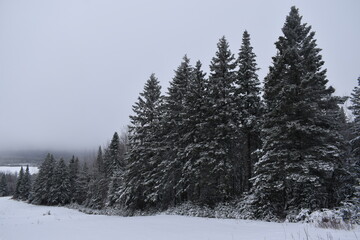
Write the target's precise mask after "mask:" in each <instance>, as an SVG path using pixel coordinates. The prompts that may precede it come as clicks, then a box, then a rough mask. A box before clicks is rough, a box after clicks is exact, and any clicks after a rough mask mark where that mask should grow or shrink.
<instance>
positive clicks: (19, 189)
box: [14, 166, 24, 199]
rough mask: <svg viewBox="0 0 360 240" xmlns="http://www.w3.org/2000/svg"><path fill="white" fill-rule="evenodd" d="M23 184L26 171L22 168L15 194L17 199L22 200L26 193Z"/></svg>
mask: <svg viewBox="0 0 360 240" xmlns="http://www.w3.org/2000/svg"><path fill="white" fill-rule="evenodd" d="M23 182H24V169H23V167H22V166H21V168H20V171H19V176H18V178H17V181H16V188H15V193H14V198H15V199H22V197H23V193H24V185H23Z"/></svg>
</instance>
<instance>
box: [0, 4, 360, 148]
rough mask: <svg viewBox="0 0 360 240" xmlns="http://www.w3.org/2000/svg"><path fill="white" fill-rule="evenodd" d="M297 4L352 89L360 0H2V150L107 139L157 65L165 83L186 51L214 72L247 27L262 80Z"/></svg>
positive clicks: (331, 67) (338, 83) (341, 87)
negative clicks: (223, 49) (214, 63)
mask: <svg viewBox="0 0 360 240" xmlns="http://www.w3.org/2000/svg"><path fill="white" fill-rule="evenodd" d="M292 5H295V6H297V7H298V8H299V9H300V14H301V15H303V21H304V22H306V23H308V24H310V25H311V26H312V27H313V30H314V31H316V35H315V38H316V39H317V41H318V46H319V47H320V48H322V49H323V51H322V55H323V59H324V61H325V67H326V68H327V69H328V79H329V82H330V84H331V85H333V86H334V87H335V88H336V89H337V94H339V95H346V94H350V92H351V91H352V89H353V87H354V86H355V85H356V79H357V77H358V76H359V75H360V69H359V67H360V57H359V56H360V44H359V43H360V27H359V25H360V14H359V12H360V1H359V0H344V1H340V0H336V1H335V0H316V1H314V0H301V1H300V0H298V1H294V0H273V1H266V0H263V1H260V0H252V1H249V0H247V1H240V0H221V1H220V0H216V1H213V0H202V1H201V0H181V1H180V0H176V1H169V0H163V1H160V0H152V1H148V0H142V1H140V0H132V1H126V2H125V1H119V0H56V1H55V0H32V1H28V0H0V150H4V149H19V148H20V149H24V148H25V149H27V148H32V149H44V148H53V149H64V148H65V149H67V150H69V149H70V150H71V149H79V148H81V149H92V148H96V146H98V145H104V144H106V143H107V141H108V140H109V139H110V138H111V137H112V134H113V133H114V131H121V130H122V129H123V128H124V126H126V125H127V124H128V123H129V118H128V116H129V115H130V114H132V111H131V106H132V105H133V104H134V102H135V101H136V99H137V97H138V94H139V92H141V91H142V89H143V85H144V83H145V81H146V80H147V79H148V77H149V76H150V74H151V73H153V72H154V73H155V74H156V76H157V77H158V78H159V80H160V82H161V84H162V86H163V92H166V88H167V86H168V82H169V81H170V80H171V78H172V77H173V71H174V69H176V68H177V66H178V65H179V64H180V62H181V59H182V57H183V56H184V54H187V55H188V56H189V57H190V58H191V61H192V63H195V61H196V60H198V59H199V60H201V61H202V63H203V66H204V69H205V70H206V71H208V65H209V63H210V60H211V58H212V57H213V56H214V54H215V51H216V44H217V42H218V39H219V38H220V37H222V36H223V35H225V36H226V37H227V39H228V41H229V43H230V48H231V50H232V52H233V53H236V54H237V52H238V49H239V48H240V45H241V38H242V33H243V31H244V30H245V29H246V30H248V31H249V33H250V34H251V39H252V45H253V47H254V51H255V53H256V54H257V63H258V66H259V67H260V68H261V70H260V71H259V76H260V79H261V80H263V78H264V76H265V75H266V74H267V72H268V67H269V65H270V64H271V57H272V56H274V54H275V53H276V50H275V46H274V42H275V41H276V40H277V38H278V37H279V36H280V35H281V28H282V26H283V24H284V21H285V17H286V15H287V14H288V13H289V11H290V7H291V6H292Z"/></svg>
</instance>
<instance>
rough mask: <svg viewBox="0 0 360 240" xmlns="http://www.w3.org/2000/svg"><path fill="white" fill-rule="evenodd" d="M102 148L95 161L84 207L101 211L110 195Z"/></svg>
mask: <svg viewBox="0 0 360 240" xmlns="http://www.w3.org/2000/svg"><path fill="white" fill-rule="evenodd" d="M103 155H104V154H103V152H102V149H101V147H99V150H98V154H97V158H96V160H95V163H94V166H93V170H92V173H91V179H90V182H89V187H88V192H87V196H86V200H85V202H84V205H85V206H86V207H90V208H94V209H101V208H103V207H104V206H105V201H106V198H107V193H108V186H109V180H108V178H106V177H105V167H104V162H103V159H104V156H103Z"/></svg>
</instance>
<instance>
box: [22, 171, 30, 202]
mask: <svg viewBox="0 0 360 240" xmlns="http://www.w3.org/2000/svg"><path fill="white" fill-rule="evenodd" d="M30 192H31V174H30V170H29V166H28V165H27V166H26V169H25V173H24V177H23V181H22V193H21V199H22V200H28V199H29V196H30Z"/></svg>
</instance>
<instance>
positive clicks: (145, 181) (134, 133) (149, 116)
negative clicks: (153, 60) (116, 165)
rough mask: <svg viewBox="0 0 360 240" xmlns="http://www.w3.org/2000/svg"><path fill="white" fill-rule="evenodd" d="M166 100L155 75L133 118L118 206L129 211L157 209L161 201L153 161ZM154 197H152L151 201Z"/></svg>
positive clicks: (143, 94) (147, 86)
mask: <svg viewBox="0 0 360 240" xmlns="http://www.w3.org/2000/svg"><path fill="white" fill-rule="evenodd" d="M162 101H163V97H162V95H161V86H160V85H159V81H158V79H157V78H156V77H155V74H151V76H150V78H149V79H148V80H147V82H146V84H145V86H144V90H143V92H142V93H140V96H139V98H138V101H137V102H136V103H135V104H134V105H133V111H134V114H133V115H131V116H130V120H131V125H130V126H129V140H128V152H127V155H126V160H127V167H126V170H125V172H124V175H123V182H122V183H121V185H120V187H119V189H118V196H119V198H118V200H117V203H118V204H120V205H122V206H124V207H125V208H127V209H129V210H135V209H146V208H149V207H152V206H154V204H155V202H156V201H157V200H158V199H155V197H154V196H155V195H156V194H157V192H158V190H157V189H155V188H154V186H155V183H156V181H158V180H157V179H154V177H155V176H153V175H152V173H153V169H154V168H155V167H156V166H155V165H156V164H157V163H156V162H154V161H153V160H154V159H153V157H154V156H155V154H156V151H157V148H158V147H159V142H160V139H158V138H157V136H158V133H159V131H160V129H159V126H160V115H161V114H160V111H161V106H162ZM150 195H152V197H150Z"/></svg>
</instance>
